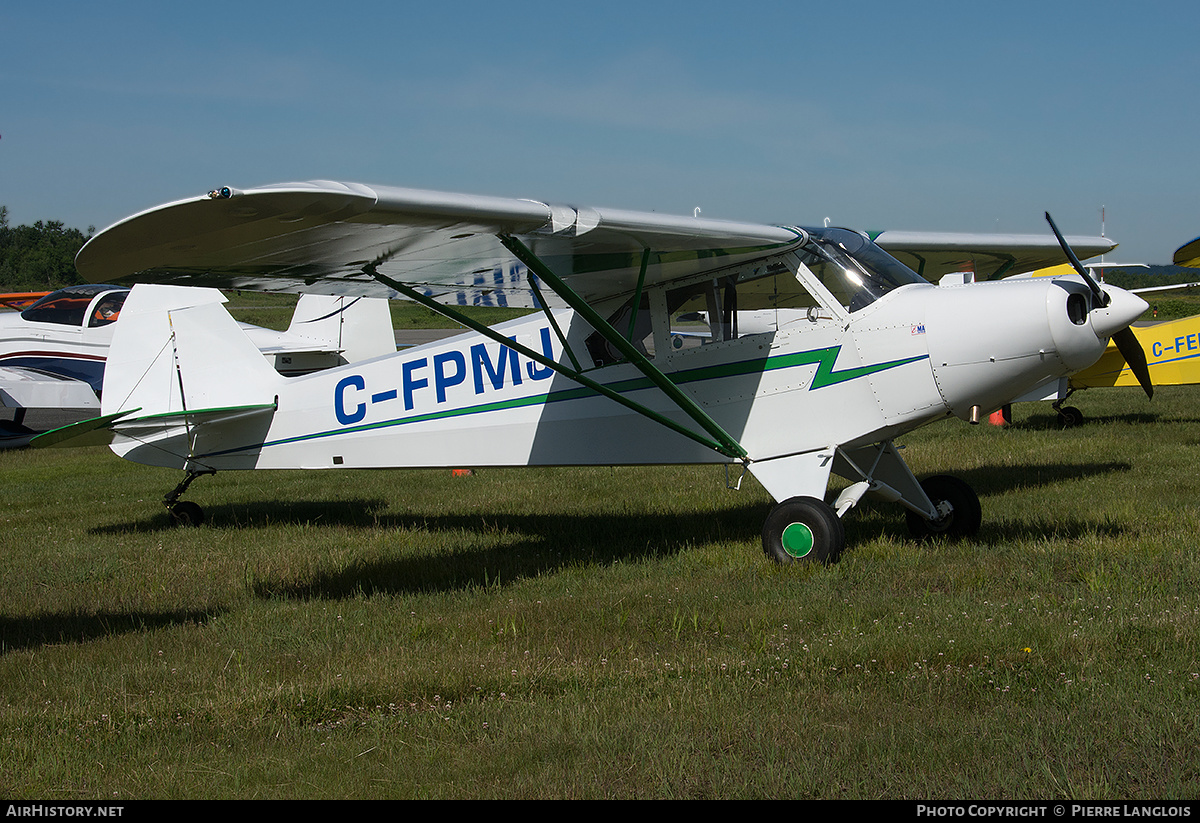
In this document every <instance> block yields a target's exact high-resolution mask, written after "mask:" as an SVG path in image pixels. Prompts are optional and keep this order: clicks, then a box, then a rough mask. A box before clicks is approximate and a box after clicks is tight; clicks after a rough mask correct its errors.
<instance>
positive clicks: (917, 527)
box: [906, 474, 983, 540]
mask: <svg viewBox="0 0 1200 823" xmlns="http://www.w3.org/2000/svg"><path fill="white" fill-rule="evenodd" d="M921 488H922V489H924V490H925V494H927V495H928V496H929V499H930V501H931V502H932V503H933V505H934V508H937V507H938V506H939V505H940V504H942V503H949V504H950V512H949V513H948V514H946V515H945V516H943V517H941V518H939V519H937V520H926V519H925V518H924V517H922V516H921V515H919V514H917V513H916V512H914V511H912V510H909V511H908V512H906V516H907V518H908V531H909V533H910V534H911V535H912V536H913V537H914V538H916V539H917V540H929V539H931V538H934V537H947V538H949V539H951V540H960V539H962V538H964V537H974V536H975V534H976V533H978V531H979V526H980V525H981V524H982V522H983V510H982V508H981V507H980V505H979V497H978V496H976V494H975V491H974V490H973V489H972V488H971V487H970V486H968V485H967V484H966V483H964V482H963V481H962V480H959V479H958V478H957V477H951V476H950V475H948V474H939V475H935V476H933V477H929V478H926V479H925V480H922V481H921Z"/></svg>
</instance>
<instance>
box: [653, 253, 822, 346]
mask: <svg viewBox="0 0 1200 823" xmlns="http://www.w3.org/2000/svg"><path fill="white" fill-rule="evenodd" d="M667 309H668V312H669V318H670V336H669V337H670V342H671V346H672V348H673V349H674V350H676V351H679V350H687V349H690V348H695V347H697V346H706V345H709V344H712V343H719V342H723V341H727V340H737V339H739V338H742V337H746V336H747V335H754V334H770V333H773V332H776V331H779V330H780V329H782V328H785V327H787V326H790V325H792V324H795V323H799V322H809V321H810V320H812V319H813V318H816V317H818V316H820V315H821V309H822V306H821V303H820V302H819V301H818V300H817V299H816V298H815V297H814V296H813V294H812V292H810V291H809V290H808V288H807V287H805V285H804V283H803V282H801V281H800V279H799V278H797V277H796V264H795V262H794V260H788V259H776V260H773V261H770V262H769V263H764V264H759V265H756V266H752V267H746V268H741V269H737V270H734V271H731V272H728V273H726V274H723V275H720V276H717V277H711V278H708V279H706V280H702V281H699V282H693V283H690V284H688V285H686V286H681V287H679V288H676V289H671V290H670V291H668V292H667ZM825 316H828V314H826V315H825Z"/></svg>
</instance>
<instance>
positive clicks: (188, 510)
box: [168, 500, 204, 526]
mask: <svg viewBox="0 0 1200 823" xmlns="http://www.w3.org/2000/svg"><path fill="white" fill-rule="evenodd" d="M168 514H170V516H171V524H172V525H174V526H199V525H200V524H201V523H203V522H204V509H202V508H200V507H199V506H198V505H196V504H195V503H193V502H192V501H190V500H180V501H179V502H178V503H175V504H174V505H173V506H171V508H170V509H169V510H168Z"/></svg>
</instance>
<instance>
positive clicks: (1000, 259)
mask: <svg viewBox="0 0 1200 823" xmlns="http://www.w3.org/2000/svg"><path fill="white" fill-rule="evenodd" d="M872 239H873V240H874V241H875V242H876V243H877V244H878V245H879V246H880V247H881V248H883V250H884V251H886V252H887V253H888V254H890V255H892V257H895V258H896V259H897V260H899V261H900V262H901V263H904V264H905V265H906V266H908V267H909V268H910V269H912V270H913V271H915V272H916V273H917V274H919V275H921V276H922V277H924V278H925V279H926V280H929V281H931V282H934V283H936V282H937V281H938V280H940V279H941V278H942V276H943V275H946V274H955V273H959V272H973V273H974V275H975V277H974V279H975V280H994V279H996V278H1000V277H1008V276H1010V275H1014V274H1024V273H1026V272H1032V271H1035V270H1037V269H1042V268H1046V267H1048V266H1053V265H1057V264H1060V263H1063V262H1064V259H1063V251H1062V246H1060V245H1059V243H1058V240H1057V239H1056V238H1055V237H1054V235H1052V234H1047V235H1045V236H1042V235H1039V234H974V233H962V234H959V233H954V232H912V231H885V232H879V233H877V234H872ZM1066 239H1067V242H1068V243H1069V244H1070V245H1071V248H1072V249H1073V250H1074V251H1075V254H1076V255H1077V256H1078V257H1079V259H1081V260H1086V259H1087V258H1089V257H1095V256H1096V255H1098V254H1106V253H1107V252H1110V251H1112V250H1113V249H1115V248H1116V247H1117V244H1116V243H1114V242H1112V241H1111V240H1109V239H1108V238H1106V237H1068V238H1066Z"/></svg>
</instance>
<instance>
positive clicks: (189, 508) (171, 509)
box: [163, 469, 216, 526]
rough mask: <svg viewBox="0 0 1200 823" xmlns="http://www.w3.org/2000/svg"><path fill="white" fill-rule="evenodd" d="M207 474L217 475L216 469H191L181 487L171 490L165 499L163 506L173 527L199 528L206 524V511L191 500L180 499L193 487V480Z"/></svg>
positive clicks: (180, 484)
mask: <svg viewBox="0 0 1200 823" xmlns="http://www.w3.org/2000/svg"><path fill="white" fill-rule="evenodd" d="M205 474H216V471H215V470H214V469H200V470H197V469H189V470H188V472H187V474H185V475H184V477H183V480H182V481H180V483H179V485H178V486H176V487H175V488H173V489H171V491H170V492H169V493H168V494H167V495H166V497H164V498H163V505H164V506H166V507H167V514H168V515H170V517H171V525H173V526H199V525H200V524H201V523H203V522H204V509H202V508H200V506H199V505H197V504H195V503H193V502H192V501H190V500H180V499H179V498H180V497H181V496H182V495H183V493H184V492H185V491H187V489H188V486H190V485H192V481H193V480H195V479H196V478H197V477H200V476H201V475H205Z"/></svg>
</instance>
